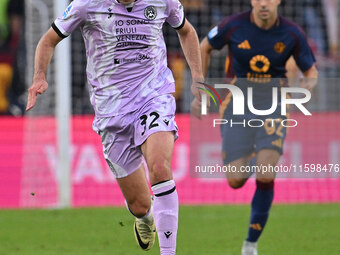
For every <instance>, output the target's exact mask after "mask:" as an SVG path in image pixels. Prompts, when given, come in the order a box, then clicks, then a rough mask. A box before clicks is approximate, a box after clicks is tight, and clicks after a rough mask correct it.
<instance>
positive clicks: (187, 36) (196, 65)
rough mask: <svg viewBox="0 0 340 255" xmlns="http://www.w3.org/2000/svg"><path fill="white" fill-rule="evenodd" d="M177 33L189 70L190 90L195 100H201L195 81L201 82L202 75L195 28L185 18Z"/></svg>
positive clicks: (202, 79)
mask: <svg viewBox="0 0 340 255" xmlns="http://www.w3.org/2000/svg"><path fill="white" fill-rule="evenodd" d="M177 33H178V37H179V41H180V43H181V47H182V50H183V53H184V56H185V59H186V61H187V62H188V65H189V68H190V71H191V76H192V85H191V92H192V93H193V95H194V96H195V98H196V99H197V100H199V101H201V93H200V92H201V91H200V90H199V89H198V88H197V87H198V86H199V84H197V82H203V81H204V76H203V72H202V58H201V51H200V45H199V40H198V36H197V33H196V30H195V28H194V27H193V26H192V25H191V24H190V22H189V21H188V20H187V19H186V20H185V22H184V25H183V27H182V28H180V29H178V30H177Z"/></svg>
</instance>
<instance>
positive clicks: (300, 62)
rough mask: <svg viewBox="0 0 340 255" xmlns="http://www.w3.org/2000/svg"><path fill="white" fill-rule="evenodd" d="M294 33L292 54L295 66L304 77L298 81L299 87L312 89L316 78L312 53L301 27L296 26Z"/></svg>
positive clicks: (316, 73)
mask: <svg viewBox="0 0 340 255" xmlns="http://www.w3.org/2000/svg"><path fill="white" fill-rule="evenodd" d="M294 34H295V37H294V38H295V45H294V49H293V56H294V60H295V62H296V64H297V66H298V67H299V69H300V70H301V72H302V73H303V76H304V78H305V79H303V82H300V87H303V88H306V89H309V90H313V88H314V87H315V86H316V84H317V79H318V70H317V69H316V66H315V57H314V54H313V52H312V49H311V47H310V46H309V44H308V42H307V37H306V35H305V34H304V32H303V31H302V29H300V28H299V27H297V29H296V30H295V31H294Z"/></svg>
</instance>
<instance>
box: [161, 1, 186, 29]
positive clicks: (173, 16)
mask: <svg viewBox="0 0 340 255" xmlns="http://www.w3.org/2000/svg"><path fill="white" fill-rule="evenodd" d="M168 4H169V6H168V17H167V19H166V21H167V22H168V23H169V25H170V26H172V27H173V28H174V29H181V28H182V27H183V26H184V22H185V15H184V9H183V5H182V4H181V3H180V1H178V0H168Z"/></svg>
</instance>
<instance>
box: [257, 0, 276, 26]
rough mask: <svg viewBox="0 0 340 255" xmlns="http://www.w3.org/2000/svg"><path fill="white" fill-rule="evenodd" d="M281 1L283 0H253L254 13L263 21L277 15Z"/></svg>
mask: <svg viewBox="0 0 340 255" xmlns="http://www.w3.org/2000/svg"><path fill="white" fill-rule="evenodd" d="M280 3H281V0H251V5H252V6H253V11H254V14H255V15H256V16H257V18H259V19H261V20H263V21H266V20H270V19H272V18H274V17H276V15H277V8H278V6H279V4H280Z"/></svg>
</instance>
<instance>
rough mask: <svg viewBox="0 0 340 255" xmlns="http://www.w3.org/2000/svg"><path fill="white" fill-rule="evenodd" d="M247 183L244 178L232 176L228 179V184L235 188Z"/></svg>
mask: <svg viewBox="0 0 340 255" xmlns="http://www.w3.org/2000/svg"><path fill="white" fill-rule="evenodd" d="M244 183H245V180H244V179H236V178H230V179H228V184H229V186H230V187H231V188H233V189H239V188H241V187H242V186H243V185H244Z"/></svg>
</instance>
